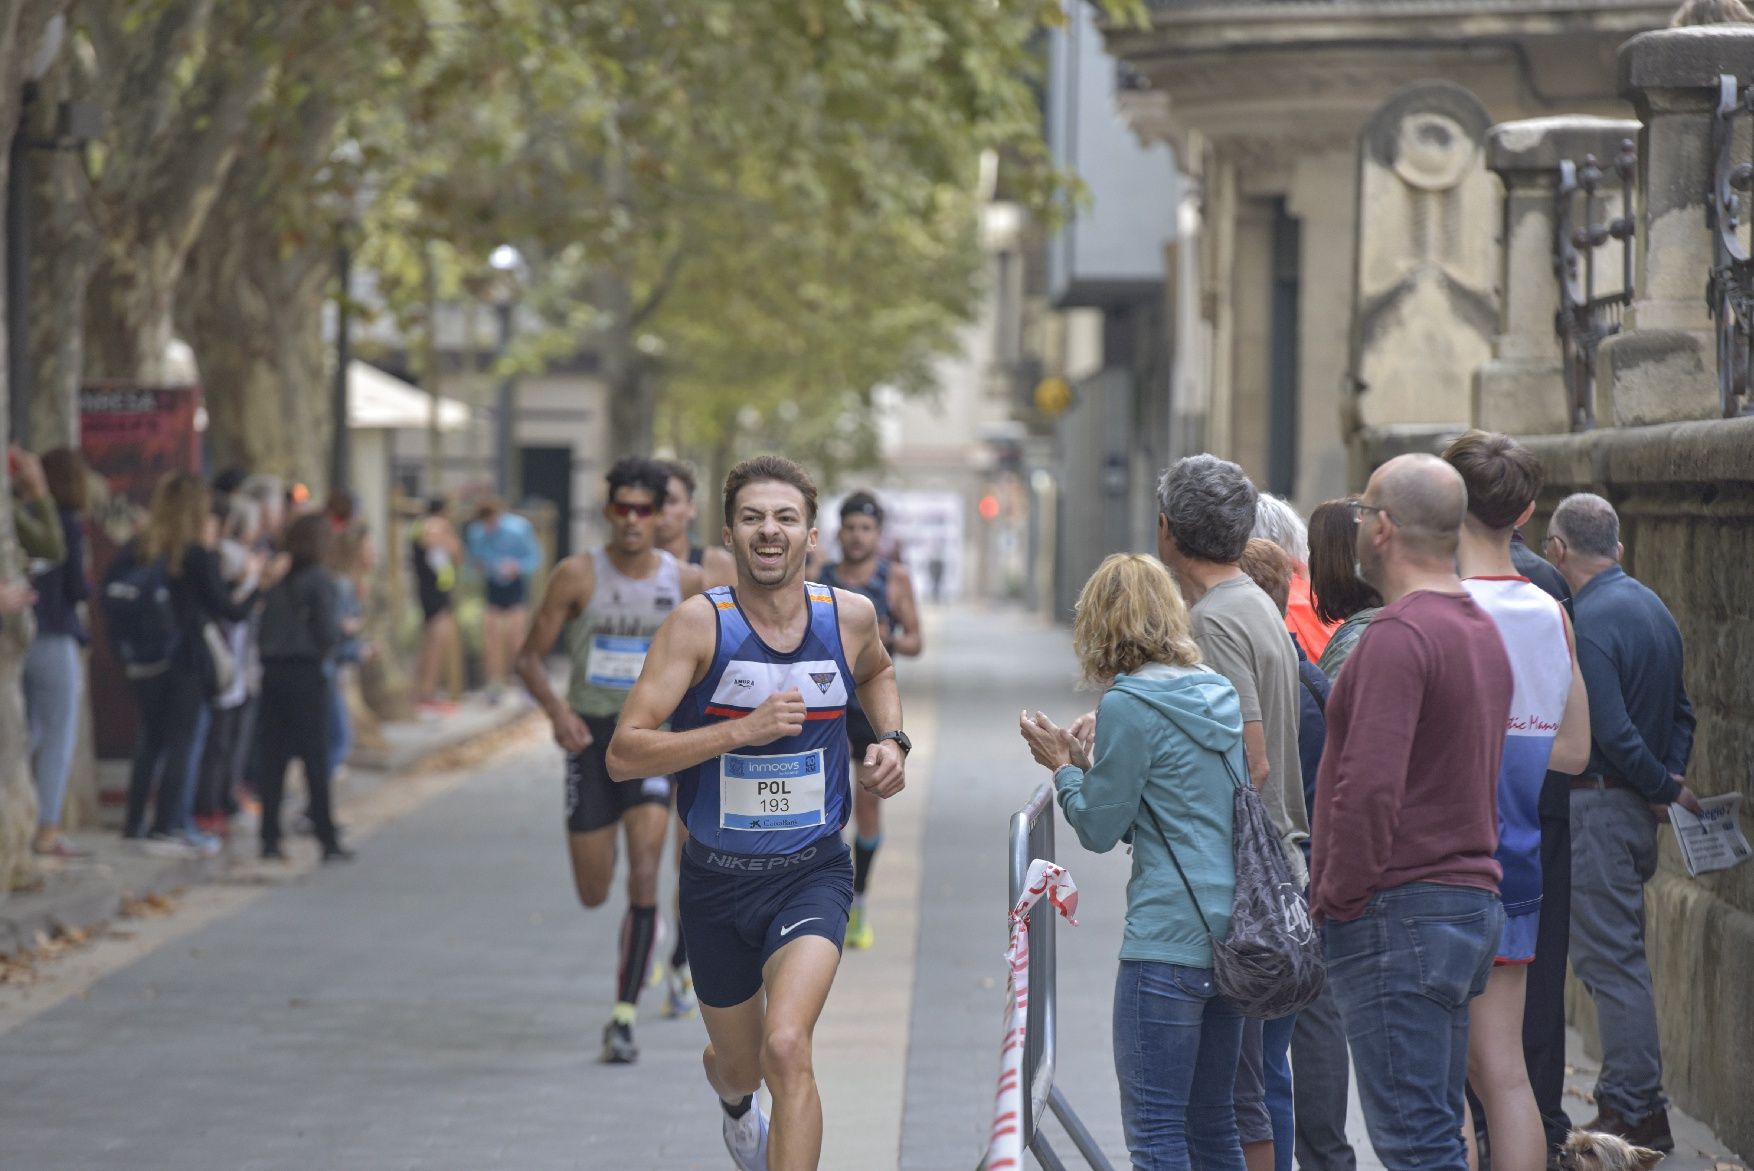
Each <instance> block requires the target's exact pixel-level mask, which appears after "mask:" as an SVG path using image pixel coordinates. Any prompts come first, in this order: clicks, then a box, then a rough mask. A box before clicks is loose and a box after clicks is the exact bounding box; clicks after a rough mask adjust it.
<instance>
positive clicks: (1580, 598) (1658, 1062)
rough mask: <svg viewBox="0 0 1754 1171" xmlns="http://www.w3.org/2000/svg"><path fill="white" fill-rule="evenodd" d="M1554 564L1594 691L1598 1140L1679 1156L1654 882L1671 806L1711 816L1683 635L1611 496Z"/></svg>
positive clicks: (1553, 532)
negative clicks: (1623, 562) (1648, 913)
mask: <svg viewBox="0 0 1754 1171" xmlns="http://www.w3.org/2000/svg"><path fill="white" fill-rule="evenodd" d="M1545 552H1546V553H1547V556H1548V557H1549V558H1551V559H1552V562H1553V565H1554V567H1555V568H1557V569H1558V570H1559V572H1560V573H1562V574H1564V575H1565V581H1566V584H1568V585H1569V586H1570V587H1571V597H1572V607H1573V610H1574V612H1575V615H1576V622H1577V660H1578V666H1579V668H1581V669H1582V671H1583V679H1584V685H1585V687H1586V688H1588V690H1589V706H1590V739H1591V746H1590V758H1589V763H1588V764H1587V765H1586V766H1585V767H1584V775H1583V776H1581V777H1578V778H1577V779H1575V780H1573V781H1572V782H1571V829H1572V834H1571V875H1572V884H1571V968H1572V971H1574V972H1576V973H1577V978H1578V979H1579V980H1580V981H1582V982H1583V986H1584V987H1585V988H1587V989H1588V990H1589V993H1590V998H1591V999H1592V1000H1594V1001H1595V1004H1596V1017H1597V1021H1598V1024H1599V1026H1600V1029H1601V1036H1602V1071H1601V1073H1600V1074H1599V1075H1598V1076H1597V1078H1596V1093H1595V1099H1596V1117H1595V1118H1594V1119H1592V1120H1591V1121H1590V1122H1588V1123H1586V1124H1585V1129H1587V1130H1600V1131H1605V1132H1607V1133H1609V1134H1617V1135H1619V1136H1620V1137H1621V1138H1624V1139H1626V1140H1627V1141H1628V1142H1630V1143H1634V1144H1636V1145H1638V1146H1643V1147H1649V1148H1651V1149H1652V1150H1657V1151H1664V1152H1667V1151H1672V1150H1674V1148H1675V1140H1674V1138H1673V1137H1671V1135H1670V1133H1669V1110H1668V1105H1669V1103H1668V1099H1667V1098H1665V1097H1664V1096H1663V1055H1662V1045H1661V1040H1660V1038H1659V1037H1658V1035H1657V1011H1656V1000H1655V997H1654V995H1653V993H1652V990H1651V977H1650V960H1649V958H1648V957H1647V956H1646V955H1645V950H1644V884H1645V883H1647V882H1649V881H1650V880H1651V877H1652V876H1653V875H1654V874H1655V873H1656V869H1657V824H1658V820H1659V818H1660V819H1667V817H1668V809H1669V806H1670V805H1680V806H1681V807H1682V808H1684V809H1686V810H1688V811H1689V812H1693V813H1697V812H1699V798H1697V797H1695V796H1694V795H1693V790H1691V789H1690V788H1688V787H1687V783H1686V781H1685V780H1684V779H1683V778H1684V776H1685V774H1686V772H1687V761H1688V758H1689V757H1690V756H1691V755H1692V752H1693V729H1694V723H1695V720H1694V716H1693V705H1692V704H1691V703H1689V702H1688V699H1687V688H1686V686H1685V684H1684V683H1683V681H1682V645H1681V630H1680V628H1679V627H1678V626H1676V624H1675V619H1674V617H1673V616H1672V615H1670V613H1669V610H1668V607H1667V606H1664V605H1663V602H1662V599H1661V598H1659V597H1657V596H1656V594H1654V593H1652V592H1651V591H1650V590H1649V589H1648V588H1646V587H1645V586H1644V585H1643V584H1642V583H1640V582H1638V581H1635V580H1633V579H1632V578H1631V577H1629V576H1627V573H1626V571H1625V570H1624V569H1622V568H1620V557H1621V553H1622V549H1621V546H1620V518H1619V516H1618V515H1617V514H1616V513H1615V512H1614V506H1613V505H1611V504H1609V503H1608V502H1607V501H1606V500H1604V499H1602V498H1601V497H1600V496H1596V495H1593V494H1591V493H1588V492H1579V493H1577V494H1575V495H1572V496H1567V497H1566V498H1565V499H1564V500H1562V501H1560V503H1559V507H1558V508H1556V509H1554V510H1553V521H1552V523H1551V524H1550V525H1549V526H1548V529H1547V546H1546V550H1545ZM1653 814H1654V816H1653Z"/></svg>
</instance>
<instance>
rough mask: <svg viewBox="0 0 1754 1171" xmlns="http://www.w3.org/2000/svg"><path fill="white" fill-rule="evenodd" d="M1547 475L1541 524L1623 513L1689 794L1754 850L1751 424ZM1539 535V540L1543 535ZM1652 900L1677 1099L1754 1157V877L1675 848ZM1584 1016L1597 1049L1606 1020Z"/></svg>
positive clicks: (1626, 432)
mask: <svg viewBox="0 0 1754 1171" xmlns="http://www.w3.org/2000/svg"><path fill="white" fill-rule="evenodd" d="M1525 442H1527V443H1528V444H1529V446H1531V447H1532V448H1534V449H1535V450H1536V451H1537V452H1538V453H1539V454H1540V456H1541V459H1542V462H1543V463H1544V464H1545V466H1546V469H1547V490H1546V492H1545V494H1544V497H1543V501H1542V513H1541V515H1540V517H1539V518H1538V520H1539V522H1540V524H1544V523H1545V518H1546V515H1547V514H1548V513H1550V512H1551V509H1552V507H1553V506H1554V505H1555V504H1557V503H1558V502H1559V500H1560V499H1562V498H1563V497H1564V496H1565V495H1567V494H1568V493H1571V492H1577V491H1593V492H1600V493H1602V494H1603V495H1605V496H1607V497H1608V498H1609V499H1610V500H1612V501H1613V502H1614V505H1615V507H1616V508H1617V509H1618V510H1619V512H1620V521H1621V539H1622V541H1623V543H1624V544H1625V546H1626V568H1627V571H1628V572H1629V573H1631V574H1632V575H1633V576H1635V577H1637V578H1638V579H1639V580H1640V581H1642V582H1644V583H1645V584H1646V585H1648V586H1650V588H1651V589H1653V590H1655V591H1656V592H1657V594H1658V595H1659V596H1660V597H1661V598H1662V599H1663V601H1664V602H1665V603H1666V604H1667V605H1668V607H1669V609H1670V610H1671V611H1673V612H1674V615H1675V618H1676V621H1677V622H1678V623H1679V624H1680V626H1681V633H1682V636H1683V637H1684V638H1685V640H1686V648H1687V690H1688V694H1689V696H1690V697H1691V699H1692V701H1693V707H1694V710H1695V711H1696V712H1697V713H1698V717H1699V729H1698V734H1697V736H1696V738H1695V741H1694V748H1693V760H1692V763H1691V765H1690V767H1689V769H1688V778H1687V779H1688V783H1689V784H1690V785H1691V786H1692V787H1693V788H1694V789H1695V790H1696V791H1697V792H1698V793H1699V794H1700V795H1701V796H1710V795H1712V794H1717V793H1729V792H1740V793H1741V794H1742V795H1743V796H1744V798H1745V799H1746V803H1745V804H1744V806H1743V829H1744V831H1745V832H1747V833H1748V834H1749V835H1750V836H1754V816H1751V813H1754V809H1751V807H1754V771H1751V762H1754V418H1748V419H1737V420H1727V421H1726V420H1713V421H1704V422H1696V423H1678V424H1672V425H1668V426H1660V427H1644V428H1629V429H1604V430H1600V431H1594V432H1589V433H1586V434H1582V435H1575V436H1572V435H1567V436H1549V437H1542V438H1537V439H1531V440H1526V441H1525ZM1537 527H1539V525H1537ZM1661 841H1662V862H1661V869H1660V871H1659V873H1658V875H1657V877H1656V879H1655V881H1653V882H1652V883H1651V884H1650V887H1649V888H1648V890H1647V903H1648V919H1649V928H1648V939H1649V950H1650V957H1651V966H1652V970H1653V972H1654V973H1655V978H1656V986H1657V1005H1658V1011H1659V1014H1660V1017H1661V1022H1662V1035H1663V1059H1664V1064H1665V1087H1666V1088H1667V1090H1668V1092H1669V1094H1670V1095H1671V1096H1672V1097H1673V1098H1674V1100H1675V1101H1676V1103H1677V1104H1679V1105H1680V1106H1681V1107H1682V1108H1683V1109H1685V1110H1687V1111H1688V1112H1689V1113H1691V1114H1694V1115H1696V1116H1698V1117H1701V1118H1703V1119H1705V1120H1706V1121H1707V1122H1709V1123H1710V1124H1711V1126H1712V1128H1713V1129H1714V1130H1716V1132H1717V1133H1718V1134H1719V1135H1720V1136H1721V1137H1722V1138H1723V1139H1724V1140H1725V1141H1726V1142H1728V1143H1729V1144H1730V1145H1731V1146H1732V1147H1733V1148H1734V1149H1735V1150H1737V1151H1738V1152H1741V1153H1742V1154H1749V1153H1751V1152H1754V1109H1751V1108H1750V1102H1751V1101H1754V1090H1751V1089H1750V1087H1754V865H1744V866H1741V867H1738V868H1736V869H1734V870H1729V871H1725V872H1721V873H1718V874H1710V875H1705V876H1702V877H1700V878H1698V879H1693V878H1689V877H1688V876H1687V872H1686V870H1685V869H1684V868H1683V867H1682V865H1681V861H1680V858H1679V855H1678V854H1677V853H1676V851H1675V846H1674V839H1673V835H1672V834H1671V833H1669V832H1668V831H1667V830H1665V831H1663V833H1662V838H1661ZM1573 994H1574V995H1573V997H1572V1004H1573V1009H1572V1016H1573V1018H1574V1020H1575V1022H1576V1023H1577V1024H1578V1025H1579V1027H1580V1028H1582V1029H1583V1030H1584V1032H1585V1034H1586V1037H1588V1038H1589V1040H1590V1042H1591V1044H1592V1045H1593V1044H1594V1012H1593V1010H1592V1008H1591V1006H1590V1005H1589V998H1588V995H1587V994H1586V993H1584V992H1583V990H1582V989H1581V987H1578V986H1576V985H1575V982H1574V986H1573Z"/></svg>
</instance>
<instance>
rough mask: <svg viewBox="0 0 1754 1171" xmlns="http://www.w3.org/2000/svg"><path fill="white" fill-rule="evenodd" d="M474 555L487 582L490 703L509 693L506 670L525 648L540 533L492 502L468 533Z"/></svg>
mask: <svg viewBox="0 0 1754 1171" xmlns="http://www.w3.org/2000/svg"><path fill="white" fill-rule="evenodd" d="M464 540H465V541H466V542H467V544H468V546H469V557H470V559H471V560H473V561H474V562H475V566H476V568H477V569H478V570H479V571H480V573H481V579H482V581H484V582H486V583H487V617H486V618H485V620H484V621H483V623H482V656H481V657H482V660H483V668H484V670H485V671H486V674H487V699H488V702H489V703H496V702H498V700H499V697H500V696H501V695H502V694H504V692H505V683H506V672H507V671H508V670H510V668H511V665H512V661H513V660H514V659H516V658H517V656H518V649H519V648H520V647H522V646H523V645H524V626H525V623H526V620H527V619H528V617H529V609H530V578H531V577H533V576H534V575H535V573H536V571H537V570H539V569H541V568H542V546H541V545H540V544H539V543H538V542H537V540H536V529H535V527H534V526H532V525H531V524H530V522H529V521H527V520H525V519H524V518H523V517H521V516H519V515H518V514H517V513H515V512H510V511H507V509H506V506H505V503H504V502H503V501H500V500H488V501H486V502H485V503H483V504H482V506H481V511H480V514H479V515H478V516H477V517H476V518H475V520H474V521H472V522H471V523H470V525H469V527H468V529H467V530H466V531H465V533H464Z"/></svg>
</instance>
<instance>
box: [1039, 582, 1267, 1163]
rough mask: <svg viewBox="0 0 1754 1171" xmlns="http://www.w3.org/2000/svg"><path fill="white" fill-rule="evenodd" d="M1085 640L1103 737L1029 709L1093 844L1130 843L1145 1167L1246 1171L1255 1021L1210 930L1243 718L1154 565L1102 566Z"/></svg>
mask: <svg viewBox="0 0 1754 1171" xmlns="http://www.w3.org/2000/svg"><path fill="white" fill-rule="evenodd" d="M1072 637H1073V645H1074V648H1075V649H1076V651H1077V654H1078V661H1079V665H1080V667H1081V668H1082V670H1083V672H1084V678H1085V682H1086V683H1088V684H1093V685H1101V686H1104V687H1106V690H1105V691H1104V692H1103V695H1102V699H1101V701H1100V703H1099V704H1098V705H1097V721H1096V732H1095V736H1094V740H1093V742H1092V743H1091V744H1089V745H1086V744H1084V743H1081V742H1080V741H1079V740H1078V739H1077V738H1076V737H1074V736H1073V735H1072V734H1071V733H1070V732H1068V731H1065V730H1064V729H1061V728H1058V727H1056V726H1055V725H1054V724H1053V722H1052V721H1050V720H1049V719H1048V718H1047V717H1046V716H1044V715H1042V714H1041V713H1040V712H1037V713H1036V714H1035V715H1034V717H1031V716H1029V714H1028V713H1025V714H1024V716H1023V720H1022V727H1023V736H1024V739H1025V740H1027V741H1028V742H1029V747H1030V751H1031V752H1032V753H1033V754H1034V756H1035V759H1036V761H1037V762H1038V763H1040V764H1042V765H1044V766H1046V767H1047V768H1049V769H1051V770H1053V774H1054V787H1055V789H1056V790H1057V792H1058V796H1059V801H1060V807H1061V809H1062V810H1064V812H1065V815H1066V821H1067V822H1068V823H1070V825H1071V826H1072V829H1073V830H1074V831H1075V832H1076V833H1077V835H1078V840H1079V841H1080V842H1082V843H1083V844H1084V847H1085V848H1086V849H1088V850H1094V851H1096V852H1097V853H1106V852H1107V851H1109V850H1112V849H1114V847H1115V845H1116V844H1117V843H1120V842H1127V843H1130V844H1131V845H1132V848H1133V876H1132V879H1131V880H1130V881H1129V882H1128V884H1127V926H1126V933H1125V935H1124V936H1123V939H1122V943H1121V963H1120V971H1119V974H1118V976H1117V977H1116V980H1115V1005H1114V1054H1115V1074H1116V1076H1117V1078H1118V1079H1119V1081H1120V1087H1121V1117H1122V1122H1123V1125H1124V1128H1125V1131H1126V1136H1127V1147H1128V1149H1129V1150H1130V1151H1131V1152H1132V1156H1133V1166H1134V1168H1136V1169H1140V1171H1159V1169H1162V1171H1171V1169H1173V1171H1183V1169H1185V1168H1188V1167H1189V1166H1190V1148H1192V1150H1191V1154H1192V1155H1193V1156H1197V1158H1195V1159H1193V1160H1192V1161H1194V1162H1197V1163H1198V1165H1199V1166H1200V1167H1201V1168H1202V1171H1243V1158H1242V1146H1241V1143H1240V1141H1239V1140H1238V1137H1237V1129H1236V1113H1235V1110H1234V1108H1233V1106H1232V1099H1231V1087H1232V1085H1233V1084H1234V1082H1235V1079H1236V1063H1237V1057H1238V1054H1239V1053H1240V1051H1241V1046H1242V1026H1243V1021H1242V1017H1241V1016H1240V1015H1239V1014H1238V1013H1237V1011H1236V1009H1235V1008H1234V1007H1232V1006H1231V1004H1230V1003H1229V1002H1228V1001H1226V1000H1225V999H1224V997H1223V996H1221V995H1219V993H1218V990H1217V987H1216V985H1215V984H1214V983H1213V979H1212V943H1211V937H1210V936H1209V935H1208V934H1207V929H1208V927H1209V928H1210V930H1211V931H1212V932H1213V933H1214V934H1216V935H1217V936H1218V937H1219V938H1223V936H1224V934H1225V933H1226V932H1227V931H1228V930H1229V928H1230V904H1231V897H1232V895H1233V893H1234V891H1235V885H1236V871H1235V865H1234V863H1233V861H1232V854H1231V844H1230V841H1231V839H1230V831H1231V810H1232V805H1233V793H1234V788H1235V785H1236V783H1237V782H1236V781H1235V780H1233V779H1232V778H1233V776H1235V777H1241V776H1247V775H1248V773H1247V765H1246V763H1245V761H1244V759H1243V750H1242V709H1241V706H1240V704H1239V702H1238V700H1237V696H1236V691H1235V689H1234V688H1232V687H1231V685H1230V683H1229V682H1228V681H1227V680H1226V679H1225V678H1224V676H1222V675H1219V674H1217V673H1216V672H1214V671H1211V670H1208V669H1207V668H1205V667H1204V666H1201V665H1200V651H1199V648H1198V647H1197V646H1195V644H1194V640H1193V636H1192V635H1191V634H1190V632H1189V629H1188V611H1187V606H1186V605H1185V604H1184V603H1183V602H1182V597H1181V592H1180V591H1179V590H1178V589H1177V588H1176V585H1175V582H1174V580H1173V579H1172V578H1171V577H1170V576H1169V571H1168V570H1166V569H1165V568H1164V567H1163V565H1162V564H1161V563H1160V562H1158V561H1157V560H1156V559H1155V558H1152V557H1145V556H1141V555H1139V554H1129V553H1117V554H1115V555H1113V556H1111V557H1109V558H1108V559H1107V560H1106V561H1104V562H1103V563H1102V565H1101V566H1100V567H1099V568H1098V569H1097V571H1096V573H1095V574H1093V575H1092V576H1091V578H1090V581H1089V582H1088V583H1086V584H1085V586H1084V591H1083V593H1081V594H1080V595H1079V597H1078V611H1077V621H1076V623H1075V625H1074V627H1073V632H1072ZM1227 760H1228V765H1227V764H1226V761H1227ZM1171 850H1173V851H1174V861H1172V860H1171ZM1177 862H1179V863H1180V865H1181V870H1182V872H1183V873H1184V874H1185V875H1186V876H1187V883H1186V885H1184V884H1183V881H1182V878H1181V876H1180V875H1178V874H1177V873H1176V866H1175V863H1177ZM1189 887H1191V888H1192V890H1193V893H1194V897H1195V898H1197V899H1198V900H1199V906H1198V908H1196V907H1195V906H1194V903H1193V900H1192V899H1190V898H1189V897H1188V889H1189ZM1202 914H1203V915H1204V917H1205V918H1204V922H1202V920H1201V915H1202Z"/></svg>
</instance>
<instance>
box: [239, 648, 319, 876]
mask: <svg viewBox="0 0 1754 1171" xmlns="http://www.w3.org/2000/svg"><path fill="white" fill-rule="evenodd" d="M294 759H297V760H299V761H301V762H303V764H304V769H305V783H306V786H307V787H308V788H309V789H310V807H309V809H308V812H309V814H310V818H311V822H312V824H313V825H315V826H316V831H317V840H318V841H319V842H321V843H322V844H323V847H324V848H325V849H328V848H331V847H333V846H335V845H336V844H337V838H336V834H335V819H334V817H333V815H332V814H331V812H330V808H329V680H328V678H327V677H326V676H325V675H324V674H323V665H322V664H321V663H319V662H317V661H316V660H315V659H270V660H268V661H267V662H265V663H263V664H262V697H261V703H260V706H259V707H258V709H257V714H256V760H257V762H258V763H259V765H260V771H259V772H258V773H257V776H256V786H257V788H258V790H259V791H260V794H261V798H262V845H263V847H264V848H268V847H277V846H279V845H280V799H281V797H282V796H283V795H284V793H285V792H286V766H287V765H289V764H291V763H292V761H293V760H294Z"/></svg>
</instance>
